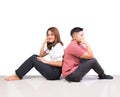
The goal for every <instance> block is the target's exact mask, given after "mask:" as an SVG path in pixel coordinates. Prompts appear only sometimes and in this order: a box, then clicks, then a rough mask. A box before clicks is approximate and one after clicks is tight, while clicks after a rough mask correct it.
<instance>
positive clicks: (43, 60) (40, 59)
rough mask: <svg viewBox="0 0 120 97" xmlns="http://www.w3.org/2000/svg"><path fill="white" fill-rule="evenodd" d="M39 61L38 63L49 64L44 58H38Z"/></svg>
mask: <svg viewBox="0 0 120 97" xmlns="http://www.w3.org/2000/svg"><path fill="white" fill-rule="evenodd" d="M37 60H38V61H41V62H43V63H47V61H46V60H45V59H44V58H42V57H37Z"/></svg>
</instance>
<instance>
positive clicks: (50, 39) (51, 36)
mask: <svg viewBox="0 0 120 97" xmlns="http://www.w3.org/2000/svg"><path fill="white" fill-rule="evenodd" d="M47 41H48V42H54V41H55V36H54V34H53V32H51V31H50V30H49V31H48V34H47Z"/></svg>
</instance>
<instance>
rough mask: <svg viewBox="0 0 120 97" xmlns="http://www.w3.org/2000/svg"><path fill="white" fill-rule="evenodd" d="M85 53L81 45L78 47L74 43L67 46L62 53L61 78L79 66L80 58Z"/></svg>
mask: <svg viewBox="0 0 120 97" xmlns="http://www.w3.org/2000/svg"><path fill="white" fill-rule="evenodd" d="M85 52H86V49H85V47H84V46H83V45H78V44H76V43H75V42H74V41H71V43H70V44H69V45H68V46H67V48H66V49H65V51H64V57H63V64H62V74H63V77H66V76H68V75H69V74H71V73H72V72H73V71H74V70H75V69H76V68H78V66H79V65H80V56H81V55H83V54H84V53H85Z"/></svg>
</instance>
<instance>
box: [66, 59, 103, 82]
mask: <svg viewBox="0 0 120 97" xmlns="http://www.w3.org/2000/svg"><path fill="white" fill-rule="evenodd" d="M91 69H93V70H94V71H95V72H96V73H97V74H98V75H100V76H104V70H103V69H102V67H101V66H100V65H99V63H98V62H97V60H96V59H95V58H93V59H80V65H79V66H78V68H77V69H76V70H75V71H73V72H72V73H71V74H70V75H68V76H67V77H66V78H65V79H66V80H68V81H73V82H79V81H81V80H82V78H83V77H84V76H85V75H86V74H87V73H88V72H89V71H90V70H91Z"/></svg>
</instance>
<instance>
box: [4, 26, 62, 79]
mask: <svg viewBox="0 0 120 97" xmlns="http://www.w3.org/2000/svg"><path fill="white" fill-rule="evenodd" d="M46 36H47V37H46V39H45V40H44V42H43V44H42V47H41V49H40V54H39V55H32V56H31V57H29V58H28V59H27V60H26V61H25V62H24V63H23V64H22V65H21V66H20V67H19V68H18V69H17V70H16V71H15V74H14V75H12V76H9V77H7V78H5V80H6V81H11V80H20V79H22V78H23V77H24V76H25V74H26V73H28V72H29V71H30V70H31V69H32V68H33V67H35V69H36V70H37V71H38V72H39V73H40V74H41V75H43V76H44V77H45V78H46V79H48V80H57V79H59V78H60V76H61V66H62V56H63V54H64V49H63V43H62V41H61V38H60V34H59V31H58V29H57V28H56V27H51V28H49V29H48V30H47V33H46ZM46 55H49V56H50V58H51V61H47V60H45V59H44V56H46Z"/></svg>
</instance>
